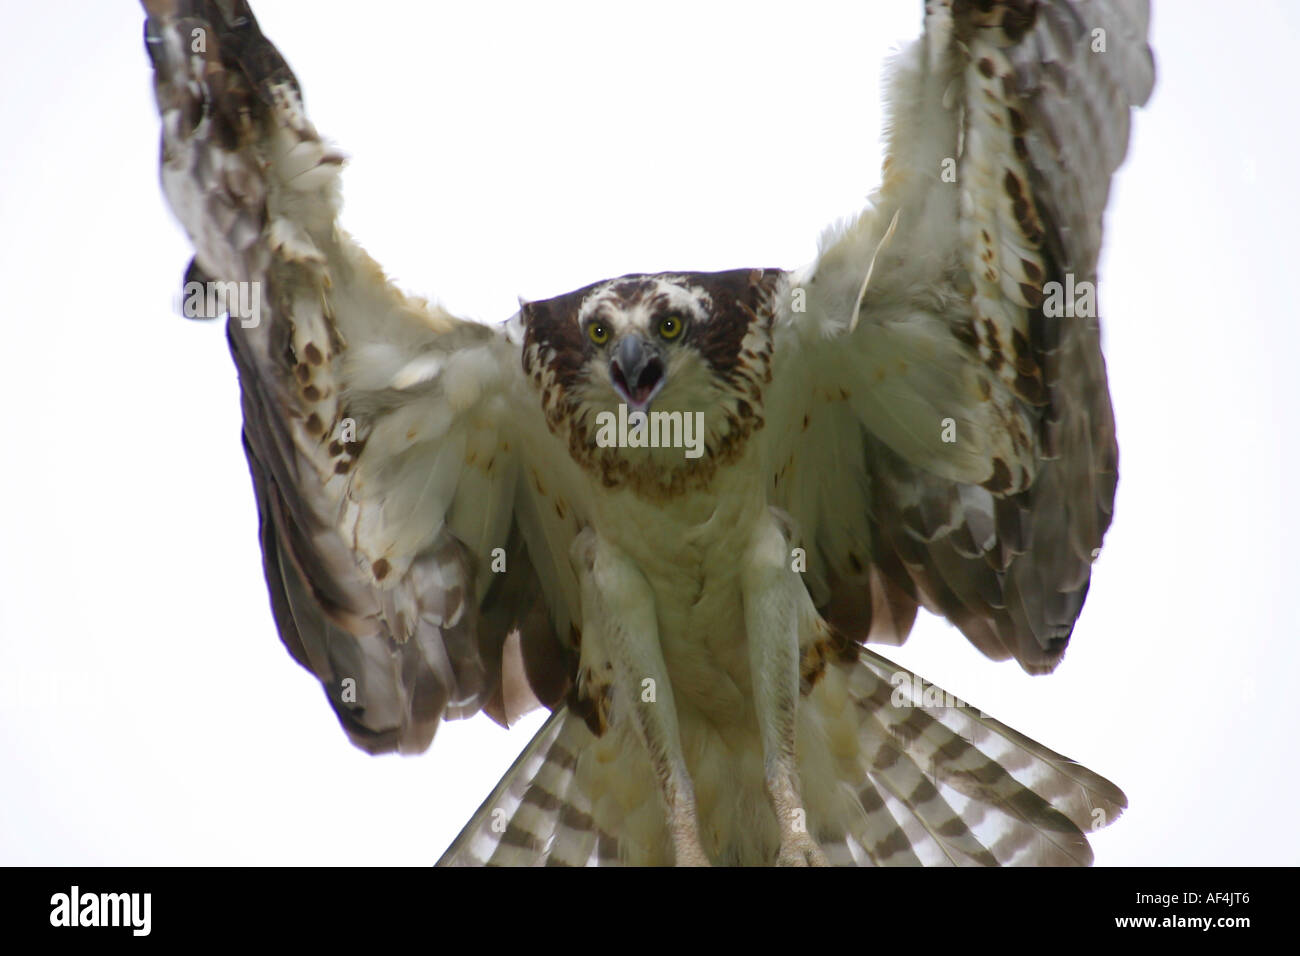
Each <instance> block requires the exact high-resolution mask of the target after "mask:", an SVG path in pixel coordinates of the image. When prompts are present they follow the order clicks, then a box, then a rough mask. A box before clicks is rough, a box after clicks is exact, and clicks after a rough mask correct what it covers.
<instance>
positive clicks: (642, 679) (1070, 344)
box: [144, 0, 1154, 865]
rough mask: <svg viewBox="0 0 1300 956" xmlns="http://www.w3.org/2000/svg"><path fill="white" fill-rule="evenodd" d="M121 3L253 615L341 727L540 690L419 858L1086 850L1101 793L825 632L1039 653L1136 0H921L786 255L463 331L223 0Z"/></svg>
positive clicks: (1082, 507)
mask: <svg viewBox="0 0 1300 956" xmlns="http://www.w3.org/2000/svg"><path fill="white" fill-rule="evenodd" d="M144 6H145V8H146V10H147V13H148V17H147V22H146V28H145V39H146V47H147V50H148V52H149V55H150V58H151V59H152V62H153V67H154V71H155V89H156V96H157V104H158V110H159V113H160V115H161V120H162V160H161V162H162V184H163V189H164V192H165V194H166V197H167V200H168V201H169V203H170V205H171V207H172V209H173V210H174V211H175V213H176V215H177V216H178V218H179V219H180V221H181V223H182V224H183V226H184V228H185V229H186V231H187V232H188V234H189V236H190V238H191V239H192V241H193V244H194V249H195V255H194V259H193V261H192V263H191V265H190V269H189V272H188V273H187V274H186V277H185V278H186V280H187V281H186V299H185V302H186V305H187V311H188V312H189V313H190V314H196V315H209V316H211V315H215V314H216V313H221V312H224V313H226V314H227V315H228V322H227V337H228V340H229V345H230V350H231V353H232V355H233V357H234V361H235V365H236V368H237V369H238V373H239V381H240V387H241V393H242V401H243V415H244V430H243V439H244V449H245V452H246V453H247V457H248V462H249V467H250V470H251V472H252V479H253V488H254V492H255V495H256V499H257V507H258V511H259V516H260V535H261V546H262V552H263V559H264V569H265V576H266V581H267V585H268V588H269V591H270V598H271V606H272V610H273V613H274V618H275V623H276V625H277V627H278V630H279V634H280V638H281V640H282V641H283V642H284V644H285V645H286V647H287V648H288V650H289V651H290V653H291V654H292V655H293V656H294V658H295V659H296V660H297V661H298V662H299V663H300V664H302V665H303V666H304V667H306V668H307V669H309V670H311V671H312V672H313V673H314V674H315V675H316V676H317V677H318V678H319V679H320V681H321V683H322V685H323V687H324V690H325V693H326V695H327V697H328V699H329V702H330V704H331V706H332V707H333V709H334V711H335V713H336V714H337V716H338V719H339V721H340V722H341V724H342V726H343V728H344V730H345V731H346V732H347V734H348V736H349V737H350V738H351V740H352V742H353V743H354V744H356V745H357V746H358V747H361V748H363V749H365V750H367V751H369V752H372V753H379V752H385V751H398V752H401V753H415V752H419V751H423V750H424V749H425V748H427V747H428V746H429V743H430V741H431V740H432V738H433V735H434V732H435V730H436V729H437V727H438V725H439V724H440V722H441V721H442V720H444V719H448V718H464V717H468V716H470V715H473V714H476V713H479V712H485V713H487V714H488V715H490V716H491V717H492V718H493V719H494V720H496V721H498V722H499V723H501V724H503V725H507V726H508V725H509V724H510V723H511V722H512V721H514V720H515V719H517V718H518V717H519V716H520V715H521V714H523V713H525V712H527V711H528V710H530V709H531V708H534V707H536V706H538V705H539V704H540V705H541V706H544V707H546V708H548V709H549V710H550V712H551V716H550V718H549V719H548V720H547V722H546V723H545V725H544V726H543V727H542V729H541V730H540V732H539V733H538V734H537V736H536V737H535V738H534V739H533V740H532V742H531V743H530V744H529V745H528V746H527V747H526V748H525V749H524V751H523V753H522V755H521V756H520V758H519V760H518V761H517V762H516V763H515V765H514V767H513V768H512V769H511V770H510V771H509V773H508V774H507V775H506V777H505V778H504V779H503V780H502V781H501V783H500V784H499V786H498V787H497V788H496V790H495V791H494V792H493V793H492V794H491V795H490V796H489V797H488V799H487V800H486V801H485V803H484V804H483V806H482V808H481V809H480V810H479V812H478V813H477V814H476V815H475V817H474V818H473V819H472V820H471V821H470V822H469V824H468V825H467V826H466V828H465V829H464V831H463V832H462V834H461V836H460V837H459V838H458V839H457V840H456V841H455V842H454V843H453V844H452V846H451V848H450V849H449V850H448V851H447V853H446V855H445V856H444V858H443V860H442V862H444V863H448V864H483V863H490V864H539V863H545V864H571V865H612V864H678V865H687V864H701V865H703V864H714V865H760V864H783V865H812V864H827V863H829V864H834V865H871V864H918V863H926V864H928V863H949V864H983V865H997V864H1021V863H1046V864H1058V863H1059V864H1074V863H1088V862H1091V859H1092V854H1091V849H1090V847H1089V845H1088V841H1087V838H1086V833H1087V832H1088V831H1090V830H1092V829H1094V828H1095V827H1097V826H1100V825H1103V824H1105V823H1108V822H1110V821H1112V820H1114V819H1115V818H1116V817H1117V816H1118V814H1119V813H1120V812H1121V810H1122V809H1123V808H1124V806H1125V798H1124V795H1123V794H1122V793H1121V792H1120V790H1119V789H1118V788H1117V787H1116V786H1114V785H1113V784H1112V783H1110V782H1109V781H1107V780H1105V779H1103V778H1102V777H1101V776H1099V775H1097V774H1095V773H1093V772H1091V771H1089V770H1087V769H1084V768H1083V767H1081V766H1079V765H1077V764H1076V763H1074V762H1073V761H1071V760H1069V759H1067V758H1065V757H1062V756H1060V755H1059V754H1056V753H1053V752H1052V751H1051V750H1049V749H1047V748H1046V747H1043V746H1041V745H1040V744H1038V743H1035V742H1034V741H1032V740H1030V739H1028V738H1026V737H1024V736H1022V735H1020V734H1018V733H1016V732H1015V731H1013V730H1011V729H1010V728H1008V727H1006V726H1004V725H1002V724H1000V723H998V722H997V721H995V720H993V719H991V718H989V717H988V716H986V715H985V714H983V713H982V712H980V711H977V710H974V709H972V708H970V707H968V706H965V705H963V704H962V703H961V702H959V701H954V700H953V699H952V698H951V697H950V696H948V695H945V694H943V692H942V691H938V690H937V689H936V688H933V687H932V686H931V685H928V684H926V683H925V682H924V681H922V680H920V679H919V678H917V677H915V675H912V674H910V673H909V672H907V671H905V670H903V669H901V668H899V667H897V666H895V665H894V664H892V663H890V662H889V661H888V660H886V659H885V658H883V657H881V656H879V655H877V654H876V653H875V652H874V651H872V650H869V649H868V648H867V647H866V645H867V644H868V643H869V642H876V643H881V642H883V643H887V644H888V643H892V644H899V643H901V642H902V641H903V640H904V639H905V638H906V637H907V635H908V632H909V630H910V628H911V626H912V623H913V620H914V618H915V616H916V614H917V611H918V608H921V607H924V608H926V609H928V610H930V611H932V612H934V613H936V614H939V615H942V616H944V617H946V618H947V619H948V620H949V621H950V622H951V623H952V624H953V625H955V627H956V628H957V629H959V630H960V631H961V633H962V634H963V635H965V637H966V638H967V639H968V640H970V641H971V642H972V643H973V644H974V645H975V646H976V647H977V648H978V649H979V650H980V651H982V652H983V653H984V654H986V655H987V656H989V657H990V658H993V659H996V660H1006V659H1009V658H1014V659H1015V661H1016V662H1017V663H1018V664H1019V665H1020V666H1021V667H1022V668H1023V669H1024V670H1025V671H1027V672H1029V673H1033V674H1038V673H1044V672H1047V671H1051V670H1052V669H1053V668H1054V667H1055V666H1056V665H1057V664H1058V663H1059V662H1060V660H1061V658H1062V655H1063V654H1064V652H1065V649H1066V644H1067V642H1068V640H1069V638H1070V635H1071V632H1072V630H1073V628H1074V624H1075V620H1076V618H1077V617H1078V616H1079V613H1080V610H1081V608H1082V606H1083V602H1084V597H1085V595H1086V593H1087V590H1088V583H1089V577H1090V566H1091V562H1092V561H1093V560H1094V558H1095V556H1096V554H1097V551H1098V549H1099V548H1100V546H1101V542H1102V537H1103V535H1104V533H1105V531H1106V529H1107V526H1108V525H1109V523H1110V519H1111V509H1112V503H1113V501H1114V495H1115V487H1116V480H1117V461H1118V451H1117V446H1116V441H1115V430H1114V420H1113V417H1112V409H1111V402H1110V396H1109V392H1108V388H1107V381H1106V371H1105V364H1104V361H1103V358H1102V353H1101V347H1100V328H1099V325H1098V321H1097V318H1096V313H1095V302H1096V298H1095V282H1096V268H1097V258H1098V252H1099V246H1100V242H1101V223H1102V215H1103V211H1104V209H1105V206H1106V200H1107V194H1108V191H1109V183H1110V178H1111V175H1112V173H1113V172H1114V171H1115V169H1116V168H1117V167H1118V166H1119V164H1120V162H1121V161H1122V159H1123V157H1124V154H1125V151H1126V149H1127V143H1128V134H1129V121H1130V113H1131V110H1132V108H1133V107H1134V106H1137V105H1140V104H1142V103H1144V102H1145V100H1146V98H1147V96H1148V94H1149V92H1150V90H1151V87H1152V83H1153V79H1154V68H1153V61H1152V57H1151V52H1150V50H1149V48H1148V46H1147V42H1146V33H1147V16H1148V12H1147V6H1146V4H1145V3H1143V2H1124V0H1091V2H1089V0H927V2H926V3H925V5H924V30H923V35H922V36H921V37H920V38H919V39H918V40H916V41H915V42H914V43H912V44H911V45H910V46H908V47H906V48H905V49H904V50H903V51H902V52H901V53H900V54H899V55H898V57H897V58H896V61H895V62H894V64H893V67H892V71H891V74H890V76H889V78H888V81H887V84H886V95H887V98H888V109H889V115H890V122H889V124H888V129H887V132H886V140H887V154H886V159H885V162H884V169H883V179H882V183H881V185H880V186H879V188H878V189H877V190H876V192H874V193H873V194H872V197H871V199H870V202H869V204H868V205H867V207H866V208H865V210H863V211H862V212H861V213H860V214H859V215H857V216H856V218H854V219H852V220H851V221H849V222H847V223H846V224H843V225H840V226H838V227H833V228H832V229H830V230H829V231H828V232H827V233H826V234H825V235H824V236H823V238H822V240H821V242H820V245H819V252H818V254H817V256H816V258H815V260H814V261H813V262H811V263H810V264H808V265H806V266H805V267H803V268H798V269H794V270H785V269H781V268H752V269H738V270H733V271H727V272H714V273H703V272H690V271H682V272H672V273H657V274H641V273H631V274H628V275H623V276H620V277H618V278H613V279H606V280H602V281H598V282H593V283H592V284H590V285H587V286H585V287H583V288H581V289H577V290H575V291H573V292H570V293H568V294H566V295H561V296H558V297H555V298H551V299H547V300H544V301H528V302H521V306H520V309H519V311H518V312H517V313H516V314H515V315H513V316H511V317H510V318H508V319H507V320H505V321H504V322H502V323H501V324H499V325H488V324H483V323H479V322H476V321H470V320H467V319H464V318H460V317H458V316H454V315H451V314H449V313H448V312H447V311H445V310H444V309H442V308H441V307H439V306H437V305H435V304H430V303H429V302H427V301H424V300H422V299H417V298H412V297H409V296H407V295H405V294H403V293H402V292H400V291H399V290H398V289H397V288H395V287H394V285H393V284H392V283H391V282H390V281H389V280H388V279H387V278H386V277H385V275H384V273H383V271H382V270H381V269H380V267H379V266H378V265H377V264H376V263H375V262H374V261H372V260H371V259H370V258H369V257H368V256H367V255H366V254H365V252H363V251H362V249H361V248H360V247H359V246H358V245H357V244H356V243H355V242H354V241H353V240H352V239H351V237H349V236H348V235H347V234H345V233H344V232H343V231H342V230H341V229H340V228H339V225H338V213H339V208H340V191H339V190H340V169H341V166H342V157H341V154H340V153H339V152H337V151H336V149H335V148H334V147H333V146H331V145H330V144H329V143H328V142H327V141H325V140H324V139H323V138H322V137H321V136H320V135H319V134H318V133H317V131H316V129H315V127H314V126H313V125H312V123H311V121H310V120H309V119H308V117H307V114H306V113H305V111H304V108H303V101H302V98H301V93H300V89H299V86H298V83H297V81H296V79H295V77H294V75H293V73H292V72H291V71H290V69H289V67H288V66H287V65H286V63H285V60H284V59H283V58H282V57H281V55H280V53H279V52H278V51H277V49H276V48H275V47H274V46H273V45H272V44H271V43H270V42H269V41H268V40H267V39H266V37H265V36H263V34H262V33H261V31H260V30H259V28H258V25H257V22H256V20H255V19H254V17H253V14H252V12H251V11H250V9H249V8H248V6H247V4H246V3H245V2H244V0H144ZM191 306H192V308H191Z"/></svg>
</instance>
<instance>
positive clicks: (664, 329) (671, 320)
mask: <svg viewBox="0 0 1300 956" xmlns="http://www.w3.org/2000/svg"><path fill="white" fill-rule="evenodd" d="M681 334H682V320H681V319H679V318H678V317H677V316H675V315H669V316H665V317H664V318H662V319H660V320H659V335H660V336H661V337H663V338H665V339H675V338H677V336H679V335H681Z"/></svg>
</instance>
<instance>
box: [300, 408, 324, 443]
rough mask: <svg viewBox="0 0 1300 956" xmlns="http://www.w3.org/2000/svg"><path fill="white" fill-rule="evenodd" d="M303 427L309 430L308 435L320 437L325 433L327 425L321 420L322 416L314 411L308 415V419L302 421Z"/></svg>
mask: <svg viewBox="0 0 1300 956" xmlns="http://www.w3.org/2000/svg"><path fill="white" fill-rule="evenodd" d="M302 427H303V428H304V429H306V430H307V434H308V435H313V436H315V437H320V436H321V435H323V434H325V425H324V423H322V422H321V420H320V416H319V415H317V414H316V413H315V412H312V413H311V414H310V415H308V416H307V420H306V421H305V422H303V423H302Z"/></svg>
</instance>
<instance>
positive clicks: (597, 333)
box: [587, 322, 609, 345]
mask: <svg viewBox="0 0 1300 956" xmlns="http://www.w3.org/2000/svg"><path fill="white" fill-rule="evenodd" d="M587 338H589V339H591V340H592V341H593V342H595V343H596V344H597V345H604V344H605V343H606V342H608V341H609V329H607V328H606V327H605V326H603V325H601V324H600V323H599V322H593V323H591V325H589V326H587Z"/></svg>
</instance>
